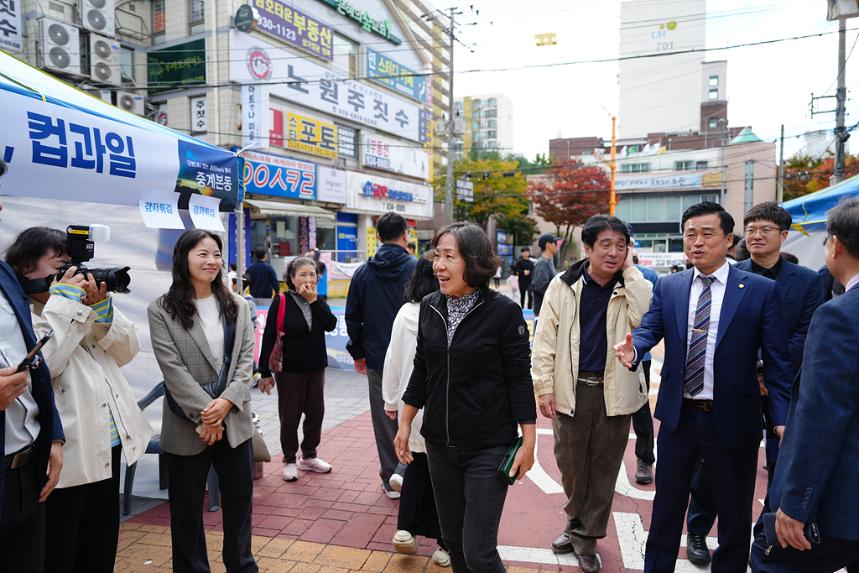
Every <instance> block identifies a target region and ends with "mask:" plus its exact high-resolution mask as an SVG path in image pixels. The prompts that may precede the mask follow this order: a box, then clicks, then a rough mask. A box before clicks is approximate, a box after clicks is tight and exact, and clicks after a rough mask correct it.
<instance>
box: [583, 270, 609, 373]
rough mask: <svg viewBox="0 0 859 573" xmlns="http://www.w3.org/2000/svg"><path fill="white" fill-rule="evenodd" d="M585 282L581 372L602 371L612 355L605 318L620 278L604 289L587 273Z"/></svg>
mask: <svg viewBox="0 0 859 573" xmlns="http://www.w3.org/2000/svg"><path fill="white" fill-rule="evenodd" d="M582 282H583V284H582V297H581V300H580V301H579V328H580V331H581V335H580V337H579V371H580V372H581V371H584V372H602V371H604V370H605V357H606V353H607V352H608V341H607V339H606V332H605V317H606V312H607V311H608V301H609V300H610V299H611V295H612V293H613V292H614V286H615V284H616V283H617V278H616V277H615V278H613V279H612V280H610V281H609V282H607V283H606V284H605V286H600V284H599V283H598V282H596V281H595V280H594V279H593V278H591V276H590V275H589V274H588V271H587V270H585V271H584V272H583V274H582Z"/></svg>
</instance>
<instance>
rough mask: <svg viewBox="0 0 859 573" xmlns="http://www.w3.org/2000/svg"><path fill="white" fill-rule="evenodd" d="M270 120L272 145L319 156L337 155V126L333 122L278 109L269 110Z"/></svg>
mask: <svg viewBox="0 0 859 573" xmlns="http://www.w3.org/2000/svg"><path fill="white" fill-rule="evenodd" d="M271 122H272V127H271V138H270V139H271V144H272V145H273V146H278V147H286V148H287V149H292V150H293V151H301V152H302V153H309V154H311V155H318V156H320V157H327V158H334V157H337V126H336V125H334V124H333V123H329V122H327V121H323V120H321V119H316V118H313V117H309V116H306V115H302V114H298V113H295V112H291V111H290V112H286V113H284V112H283V111H281V110H278V109H273V110H272V111H271ZM284 128H285V131H286V136H285V137H284Z"/></svg>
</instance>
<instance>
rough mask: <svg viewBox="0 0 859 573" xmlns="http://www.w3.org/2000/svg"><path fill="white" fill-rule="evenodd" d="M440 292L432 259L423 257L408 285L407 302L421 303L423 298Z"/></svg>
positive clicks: (419, 260) (406, 291)
mask: <svg viewBox="0 0 859 573" xmlns="http://www.w3.org/2000/svg"><path fill="white" fill-rule="evenodd" d="M437 290H438V279H437V278H435V273H434V272H433V270H432V259H430V258H428V257H426V256H423V257H421V258H419V259H418V264H417V266H416V267H415V272H414V273H412V278H410V279H409V282H407V283H406V289H405V293H403V294H404V295H405V298H406V302H420V301H421V300H423V298H424V297H425V296H426V295H428V294H430V293H432V292H435V291H437Z"/></svg>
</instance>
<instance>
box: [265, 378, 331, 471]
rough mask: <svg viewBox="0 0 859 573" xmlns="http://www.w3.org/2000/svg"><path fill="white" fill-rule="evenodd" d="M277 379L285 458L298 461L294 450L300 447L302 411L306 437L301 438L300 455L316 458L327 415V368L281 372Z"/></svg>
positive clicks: (278, 405) (302, 428) (281, 435)
mask: <svg viewBox="0 0 859 573" xmlns="http://www.w3.org/2000/svg"><path fill="white" fill-rule="evenodd" d="M276 380H277V409H278V413H279V415H280V447H281V449H282V451H283V462H284V463H293V464H294V463H295V452H297V451H298V447H299V445H298V424H299V422H301V415H302V414H304V424H303V425H302V426H301V430H302V433H303V434H304V437H303V438H302V440H301V457H303V458H308V459H309V458H315V457H316V448H318V447H319V441H320V439H321V438H322V419H323V418H324V417H325V370H324V369H322V370H316V371H314V372H281V373H280V374H278V375H277V379H276Z"/></svg>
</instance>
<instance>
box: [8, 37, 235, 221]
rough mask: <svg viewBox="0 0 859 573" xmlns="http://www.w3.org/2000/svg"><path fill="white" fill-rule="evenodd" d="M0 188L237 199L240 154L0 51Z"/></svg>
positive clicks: (98, 196)
mask: <svg viewBox="0 0 859 573" xmlns="http://www.w3.org/2000/svg"><path fill="white" fill-rule="evenodd" d="M0 69H2V70H3V75H2V76H0V109H2V110H3V138H2V140H0V157H2V158H3V159H4V161H6V163H7V164H8V172H7V173H6V175H5V176H4V177H3V178H2V179H0V193H3V194H8V195H19V196H31V197H44V198H48V199H65V200H77V201H88V202H94V203H112V204H119V205H138V204H139V201H140V200H141V199H145V198H146V196H147V195H149V194H150V193H152V192H159V191H160V192H163V191H173V192H176V193H178V194H179V200H178V205H179V207H180V208H183V209H185V208H187V205H188V200H189V198H190V196H191V195H193V194H198V195H205V196H209V197H214V198H217V199H220V205H219V207H220V210H221V211H232V210H234V209H235V207H236V204H237V202H238V201H239V200H240V199H241V197H242V190H241V182H240V180H239V168H240V166H241V159H239V158H237V157H236V156H235V155H233V154H232V153H230V152H228V151H226V150H224V149H221V148H218V147H215V146H212V145H209V144H208V143H206V142H204V141H201V140H198V139H194V138H193V137H190V136H187V135H184V134H181V133H179V132H176V131H173V130H171V129H168V128H166V127H163V126H161V125H158V124H156V123H154V122H151V121H148V120H146V119H144V118H141V117H138V116H136V115H133V114H130V113H127V112H124V111H121V110H119V109H117V108H115V107H113V106H111V105H108V104H107V103H104V102H102V101H101V100H98V99H95V98H92V97H90V96H88V95H86V94H84V93H83V92H80V91H78V90H77V89H75V88H73V87H71V86H69V85H67V84H64V83H63V82H61V81H59V80H57V79H55V78H53V77H51V76H48V75H47V74H45V73H43V72H41V71H39V70H37V69H35V68H32V67H30V66H28V65H27V64H25V63H23V62H21V61H19V60H17V59H15V58H14V57H11V56H9V55H8V54H4V53H2V52H0Z"/></svg>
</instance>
